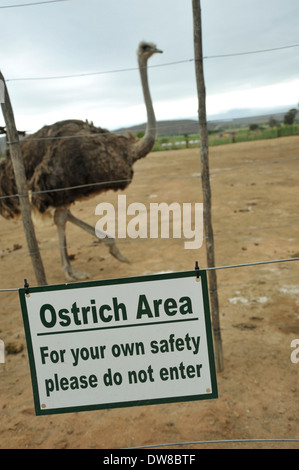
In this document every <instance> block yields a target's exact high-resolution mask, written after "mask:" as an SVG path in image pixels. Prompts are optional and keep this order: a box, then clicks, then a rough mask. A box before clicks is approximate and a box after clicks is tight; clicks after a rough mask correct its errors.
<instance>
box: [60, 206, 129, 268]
mask: <svg viewBox="0 0 299 470" xmlns="http://www.w3.org/2000/svg"><path fill="white" fill-rule="evenodd" d="M67 221H68V222H71V223H72V224H75V225H77V226H78V227H80V228H82V229H83V230H85V231H86V232H88V233H90V234H91V235H93V236H95V229H94V227H92V226H91V225H88V224H87V223H86V222H83V220H81V219H78V218H77V217H75V216H74V215H73V214H72V213H71V212H70V210H67ZM97 240H98V241H99V242H103V243H105V245H107V246H108V247H109V252H110V253H111V255H112V256H114V257H115V258H116V259H118V261H121V262H122V263H128V262H129V261H128V260H127V258H125V257H124V256H123V255H122V254H121V252H120V251H119V249H118V248H117V246H116V243H115V240H114V238H113V237H110V235H106V237H104V238H102V239H100V238H97Z"/></svg>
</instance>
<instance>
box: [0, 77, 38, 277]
mask: <svg viewBox="0 0 299 470" xmlns="http://www.w3.org/2000/svg"><path fill="white" fill-rule="evenodd" d="M0 80H1V81H2V82H3V84H4V102H3V103H1V108H2V112H3V117H4V121H5V125H6V132H7V138H8V141H9V142H10V144H9V149H10V155H11V161H12V165H13V169H14V174H15V179H16V185H17V190H18V193H19V200H20V207H21V214H22V221H23V226H24V231H25V235H26V239H27V245H28V249H29V253H30V256H31V261H32V265H33V269H34V273H35V277H36V281H37V284H38V285H39V286H42V285H46V284H47V280H46V275H45V271H44V267H43V263H42V259H41V256H40V252H39V248H38V243H37V239H36V236H35V231H34V226H33V222H32V219H31V206H30V202H29V197H28V186H27V179H26V174H25V168H24V163H23V158H22V152H21V146H20V142H19V135H18V131H17V128H16V125H15V119H14V114H13V109H12V106H11V102H10V98H9V94H8V90H7V86H6V83H5V80H4V78H3V75H2V73H1V72H0Z"/></svg>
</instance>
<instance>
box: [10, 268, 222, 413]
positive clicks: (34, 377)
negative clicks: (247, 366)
mask: <svg viewBox="0 0 299 470" xmlns="http://www.w3.org/2000/svg"><path fill="white" fill-rule="evenodd" d="M196 275H197V272H196V271H184V272H176V273H166V274H153V275H150V276H138V277H126V278H119V279H105V280H99V281H88V282H78V283H74V284H57V285H50V286H41V287H30V288H29V293H34V292H51V291H57V290H68V289H82V288H85V287H96V286H111V285H118V284H131V283H136V282H149V281H160V280H163V279H179V278H185V277H194V280H195V279H196ZM199 276H200V280H201V282H200V285H201V287H202V294H203V304H204V315H205V325H206V335H207V345H208V354H209V366H210V376H211V384H212V392H211V393H208V394H201V395H190V396H181V397H170V398H155V399H149V400H138V401H126V402H119V403H104V404H98V405H82V406H75V407H74V406H73V407H66V408H52V409H49V410H46V409H42V408H41V404H40V400H39V392H38V381H37V373H36V367H35V361H34V354H33V345H32V339H31V332H30V323H29V316H28V311H27V305H26V299H25V298H26V292H25V288H22V289H19V298H20V302H21V309H22V316H23V322H24V328H25V336H26V342H27V351H28V357H29V365H30V373H31V382H32V389H33V398H34V406H35V414H36V415H37V416H41V415H50V414H60V413H74V412H78V411H91V410H103V409H111V408H125V407H130V406H144V405H156V404H162V403H177V402H183V401H195V400H207V399H213V398H218V389H217V378H216V367H215V358H214V347H213V337H212V325H211V316H210V307H209V295H208V285H207V275H206V270H200V271H199Z"/></svg>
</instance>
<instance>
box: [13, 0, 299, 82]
mask: <svg viewBox="0 0 299 470" xmlns="http://www.w3.org/2000/svg"><path fill="white" fill-rule="evenodd" d="M62 1H63V0H62ZM296 47H299V44H290V45H288V46H280V47H272V48H269V49H259V50H253V51H243V52H232V53H229V54H217V55H210V56H203V60H209V59H225V58H228V57H239V56H246V55H252V54H261V53H268V52H275V51H281V50H286V49H293V48H296ZM196 60H197V59H195V58H190V59H183V60H177V61H174V62H167V63H164V64H163V63H162V64H154V65H149V66H148V68H152V69H153V68H160V67H169V66H172V65H179V64H186V63H191V62H196ZM198 60H199V59H198ZM136 70H139V68H138V67H128V68H124V69H115V70H105V71H98V72H82V73H77V74H68V75H53V76H48V77H19V78H8V79H6V82H13V81H14V82H16V81H31V80H34V81H37V80H59V79H65V78H79V77H87V76H92V75H106V74H113V73H120V72H132V71H136Z"/></svg>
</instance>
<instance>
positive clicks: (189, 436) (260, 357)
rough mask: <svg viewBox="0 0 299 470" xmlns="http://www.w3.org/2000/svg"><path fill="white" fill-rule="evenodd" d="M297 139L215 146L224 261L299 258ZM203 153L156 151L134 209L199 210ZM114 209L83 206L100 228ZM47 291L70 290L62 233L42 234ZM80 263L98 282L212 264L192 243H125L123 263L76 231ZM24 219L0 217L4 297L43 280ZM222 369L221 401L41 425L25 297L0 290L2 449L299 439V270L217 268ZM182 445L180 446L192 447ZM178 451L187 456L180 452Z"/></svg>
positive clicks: (140, 171)
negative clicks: (182, 206) (296, 350)
mask: <svg viewBox="0 0 299 470" xmlns="http://www.w3.org/2000/svg"><path fill="white" fill-rule="evenodd" d="M298 148H299V137H290V138H281V139H275V140H270V141H260V142H252V143H240V144H232V145H226V146H221V147H213V148H211V149H210V162H211V185H212V193H213V226H214V233H215V244H216V264H217V265H218V266H227V265H232V264H239V263H247V262H252V261H264V260H273V259H285V258H292V257H293V258H294V257H296V256H298V240H299V219H298V179H299V165H298ZM199 174H200V156H199V150H198V149H195V150H194V149H189V150H177V151H165V152H159V153H152V154H151V155H149V156H148V157H147V158H145V159H144V160H142V161H139V162H137V164H136V165H135V175H134V180H133V182H132V184H131V186H130V187H129V188H128V190H127V191H126V195H127V203H128V204H130V203H131V202H142V203H144V204H146V205H147V204H149V203H150V202H152V201H155V202H162V201H164V202H168V203H170V202H173V201H177V202H181V203H182V202H201V201H202V194H201V180H200V177H199ZM104 200H105V201H107V202H112V203H114V204H116V202H117V193H113V192H108V193H106V194H104V195H102V196H97V197H95V198H93V199H89V200H88V201H85V202H80V203H78V204H76V205H75V206H74V208H73V213H74V214H75V215H76V216H77V217H79V218H82V219H84V220H85V221H86V222H88V223H90V224H92V225H93V226H94V225H95V224H96V222H97V220H98V216H96V215H95V207H96V205H97V204H98V203H99V202H102V201H104ZM37 237H38V240H39V243H40V247H41V254H42V258H43V262H44V266H45V270H46V274H47V279H48V283H49V284H59V283H63V282H65V279H64V276H63V273H62V271H61V269H60V261H59V250H58V241H57V236H56V229H55V227H54V226H53V227H47V228H40V229H37ZM67 238H68V244H69V247H70V253H71V254H72V258H73V265H74V267H75V268H76V269H79V270H81V271H88V272H89V273H90V279H108V278H115V277H127V276H135V275H142V274H149V273H155V272H160V271H185V270H190V269H193V268H194V263H195V260H198V261H199V264H200V266H201V267H205V266H206V256H205V247H204V246H203V247H202V248H200V249H199V250H186V249H184V244H183V241H182V240H175V239H174V240H159V239H154V240H150V239H143V240H138V239H137V240H130V239H127V240H121V241H119V243H118V246H119V248H120V249H121V251H122V252H123V254H124V255H125V256H126V257H127V258H128V259H129V260H130V264H123V263H119V262H117V261H116V260H115V259H114V258H112V257H111V256H110V255H109V253H108V251H107V249H106V248H105V247H104V246H99V245H98V244H95V246H94V243H93V242H94V240H93V239H92V237H90V236H88V235H87V234H85V233H84V232H82V231H81V230H80V229H78V228H76V227H72V226H69V227H68V232H67ZM26 246H27V245H26V240H25V237H24V234H23V228H22V223H21V221H12V222H8V221H6V220H4V219H1V225H0V263H1V284H0V286H1V288H12V287H23V284H24V278H26V279H28V281H29V284H31V285H33V284H34V283H35V278H34V274H33V270H32V267H31V262H30V259H29V257H28V255H27V253H26ZM217 279H218V291H219V303H220V315H221V328H222V340H223V351H224V371H223V372H222V373H220V374H218V389H219V399H217V400H207V401H199V402H184V403H174V404H168V405H151V406H142V407H133V408H123V409H113V410H102V411H91V412H81V413H70V414H64V415H52V416H41V417H36V416H35V415H34V408H33V397H32V388H31V379H30V372H29V364H28V357H27V352H26V342H25V336H24V329H23V324H22V318H21V310H20V305H19V300H18V294H17V293H16V292H5V293H0V301H1V313H0V338H1V339H2V340H3V341H4V343H5V344H6V345H7V346H8V350H7V354H6V362H5V364H0V374H1V375H0V377H1V380H0V414H1V429H0V448H11V449H12V448H36V449H50V448H59V449H60V448H68V449H83V448H98V449H101V448H124V447H131V446H144V445H154V444H164V443H176V442H193V441H201V440H220V439H256V438H260V439H274V438H276V439H278V438H279V439H288V438H289V439H290V438H299V412H298V399H299V380H298V374H299V364H294V363H292V362H291V360H290V354H291V351H292V350H291V347H290V343H291V341H292V340H293V339H295V338H298V337H299V300H298V299H299V275H298V262H297V261H293V262H289V263H280V264H271V265H262V266H255V267H253V266H252V267H248V268H234V269H226V270H219V271H217ZM182 447H183V448H208V447H210V448H221V447H227V448H228V447H229V448H240V447H245V448H265V447H267V448H299V444H298V443H292V442H286V443H282V442H271V443H250V444H246V443H243V444H236V443H234V444H213V445H208V444H205V445H203V444H201V445H195V444H189V445H185V446H182ZM182 447H181V448H182ZM179 448H180V447H179Z"/></svg>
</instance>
